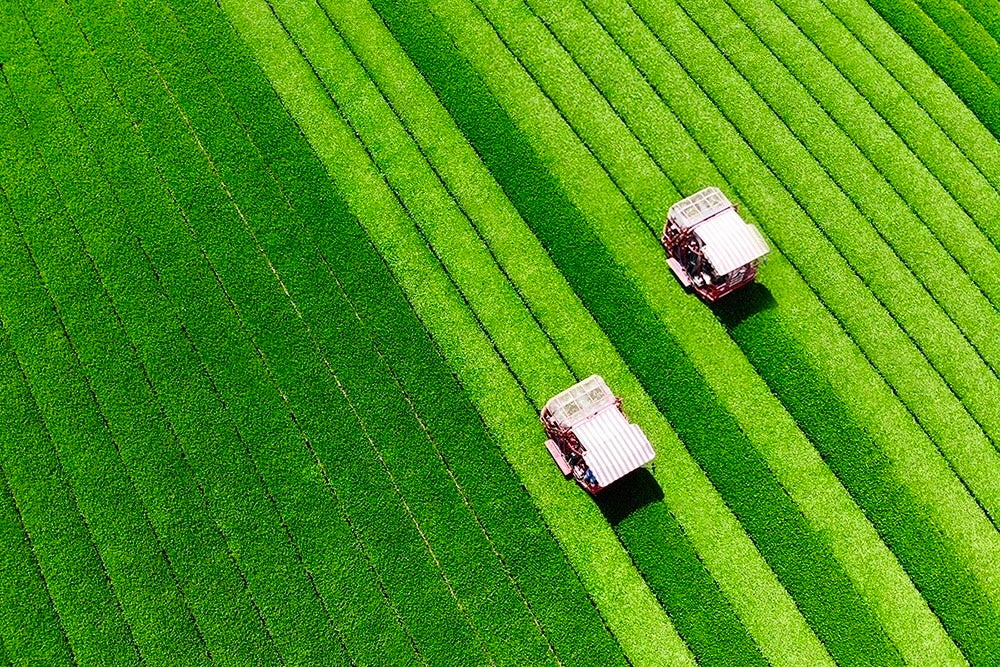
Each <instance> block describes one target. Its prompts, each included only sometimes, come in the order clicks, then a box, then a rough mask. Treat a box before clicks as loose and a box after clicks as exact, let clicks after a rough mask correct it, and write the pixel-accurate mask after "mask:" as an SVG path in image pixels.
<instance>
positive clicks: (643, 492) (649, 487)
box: [596, 468, 663, 526]
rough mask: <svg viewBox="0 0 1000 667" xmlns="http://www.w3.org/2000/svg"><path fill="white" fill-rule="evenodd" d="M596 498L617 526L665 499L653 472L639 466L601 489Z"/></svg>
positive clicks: (609, 519)
mask: <svg viewBox="0 0 1000 667" xmlns="http://www.w3.org/2000/svg"><path fill="white" fill-rule="evenodd" d="M596 500H597V506H598V507H599V508H600V510H601V513H602V514H603V515H604V518H606V519H607V520H608V523H609V524H611V525H612V526H617V525H618V524H619V523H621V522H622V521H624V520H625V519H627V518H628V517H629V516H630V515H631V514H632V513H633V512H635V511H637V510H640V509H642V508H643V507H646V506H647V505H651V504H653V503H656V502H659V501H661V500H663V489H661V488H660V485H659V483H658V482H657V481H656V478H655V477H653V475H652V473H650V472H649V471H648V470H646V469H645V468H639V469H638V470H636V471H635V472H633V473H631V474H629V475H626V476H625V477H624V478H622V479H620V480H618V481H617V482H615V483H614V484H612V485H611V486H609V487H608V488H606V489H604V490H603V491H601V492H600V493H599V494H598V495H597V497H596Z"/></svg>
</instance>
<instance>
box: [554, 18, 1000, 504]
mask: <svg viewBox="0 0 1000 667" xmlns="http://www.w3.org/2000/svg"><path fill="white" fill-rule="evenodd" d="M539 4H541V3H539ZM594 4H595V5H596V4H597V3H594ZM576 7H577V6H576V5H572V6H563V7H562V8H561V11H560V12H559V13H556V12H555V11H554V10H553V11H551V12H547V16H548V18H549V20H550V21H551V26H552V28H553V29H554V30H555V31H556V32H557V34H558V35H559V36H560V38H561V39H563V40H564V41H565V43H566V44H567V45H568V46H570V47H571V48H572V50H573V52H574V54H575V58H576V60H577V61H578V62H579V63H580V64H581V66H582V67H583V68H584V69H585V71H586V72H587V75H588V76H589V77H592V81H593V83H595V84H596V85H598V86H599V87H600V90H601V93H602V94H603V95H604V96H605V98H606V100H607V101H608V103H610V104H612V105H613V107H614V110H615V111H617V112H618V113H620V114H621V116H622V118H623V119H624V120H625V122H627V123H628V126H629V129H630V130H631V131H632V132H633V133H634V136H632V135H629V134H628V133H627V132H626V131H623V130H621V128H619V131H617V132H615V136H613V137H612V136H610V134H609V133H611V132H612V131H613V129H614V128H615V126H616V125H620V121H618V119H617V118H616V117H614V116H613V115H611V113H610V112H609V110H607V109H606V106H605V105H604V100H602V99H601V98H600V97H598V98H597V100H596V102H595V101H593V98H594V97H596V95H595V94H594V93H593V92H591V93H590V94H589V95H587V94H586V93H585V88H584V90H583V91H581V90H580V85H579V84H578V85H577V86H576V87H575V89H574V88H571V87H569V86H556V85H550V88H549V90H550V92H551V94H553V95H554V96H555V99H556V100H557V101H558V102H559V103H560V104H561V106H562V108H564V109H566V110H567V114H568V115H571V116H572V117H573V118H574V122H576V124H577V127H579V128H580V129H581V132H582V133H583V136H584V137H586V138H587V139H588V141H590V142H591V145H592V146H593V147H594V149H596V150H599V151H601V153H600V154H601V155H604V156H612V158H613V159H609V164H610V165H611V166H612V167H614V168H615V172H614V173H615V176H616V178H618V179H620V181H619V182H620V183H622V184H623V185H625V186H627V189H626V192H627V193H628V194H629V196H630V197H631V198H632V201H633V203H635V204H636V205H637V206H638V207H640V209H641V210H643V211H645V212H646V213H645V215H646V218H647V224H649V225H650V226H651V227H658V217H659V215H662V214H663V212H664V210H665V204H664V201H665V200H666V199H668V198H666V197H664V196H663V194H661V193H663V192H666V191H667V190H668V189H670V188H671V184H670V182H669V181H667V180H666V179H665V178H664V176H663V174H661V173H659V171H658V168H659V169H662V170H666V171H668V172H669V173H670V178H671V179H673V181H674V182H678V183H686V184H688V185H687V186H686V187H687V188H688V189H687V190H686V191H688V192H690V191H694V190H696V189H698V188H700V187H703V186H704V185H705V184H707V183H718V182H719V181H720V177H719V176H718V174H717V172H716V170H715V168H714V167H712V166H711V165H710V164H706V162H707V161H706V160H705V158H704V157H701V158H700V159H699V155H700V151H701V150H702V149H701V148H699V147H698V146H697V145H695V144H693V143H692V141H691V139H690V138H689V137H688V136H687V134H686V132H687V130H686V129H685V128H684V127H682V126H679V123H678V120H677V118H676V117H674V116H673V115H672V114H671V113H670V112H669V111H668V110H666V109H665V108H664V106H663V104H662V102H661V101H660V99H659V98H658V97H657V95H656V93H655V92H653V90H652V89H651V88H650V83H649V82H647V80H646V79H644V78H643V76H642V75H640V74H639V72H637V71H636V69H635V67H634V66H633V64H632V62H630V60H629V58H628V57H627V56H625V55H624V54H623V53H622V52H621V50H620V49H619V48H618V47H617V46H616V45H615V44H614V43H613V42H611V40H610V39H609V37H608V36H607V34H606V33H604V32H603V30H601V29H600V28H599V27H597V26H594V25H593V24H594V21H593V19H592V18H591V17H589V16H587V14H586V12H581V10H579V9H577V8H576ZM595 9H598V11H599V13H600V14H601V15H602V17H603V20H604V21H605V22H606V23H607V24H609V25H616V24H618V23H628V22H630V23H631V24H633V25H630V26H629V27H628V28H627V29H623V30H622V31H621V33H620V35H621V36H620V37H619V38H620V39H621V40H622V42H623V44H626V45H627V46H628V47H629V48H630V49H633V50H634V51H635V52H636V53H637V54H638V63H639V64H638V66H640V67H643V68H644V69H645V71H646V72H647V74H648V76H650V77H651V81H652V83H653V84H654V85H655V86H656V87H657V90H658V91H661V94H663V99H664V100H665V101H667V102H668V103H669V104H670V105H671V106H672V107H673V108H674V110H675V113H676V112H678V111H677V110H678V109H680V112H681V113H683V115H685V116H686V118H685V123H687V124H688V125H689V126H690V125H694V126H695V127H696V128H697V127H699V126H705V127H706V129H705V132H706V133H707V134H708V135H710V136H713V137H715V139H709V140H706V141H704V143H703V145H704V146H705V147H706V148H705V149H704V150H707V151H709V152H711V153H713V154H714V155H715V156H716V157H715V158H714V159H716V160H717V162H718V163H719V164H720V165H722V169H723V171H725V172H726V173H727V177H728V178H729V179H730V180H731V181H732V182H734V183H735V182H736V181H733V179H734V178H735V177H734V175H733V174H734V171H733V169H730V168H729V167H734V168H735V167H737V165H739V164H740V163H741V162H744V160H743V159H742V158H741V159H739V160H737V159H736V157H735V156H736V155H745V154H747V153H749V156H748V157H749V158H750V161H751V162H757V160H756V156H755V155H754V154H753V153H752V152H750V150H749V148H748V147H747V146H746V145H745V143H744V142H743V140H742V139H740V138H736V139H735V145H732V144H733V143H734V141H733V140H732V135H731V132H732V130H731V128H729V129H728V132H729V133H730V134H728V135H727V136H726V139H727V147H723V146H722V145H721V144H720V138H719V133H720V131H722V132H727V126H728V123H727V122H726V121H725V120H724V119H722V120H721V121H717V120H716V118H718V117H719V114H718V112H717V111H714V107H713V106H710V105H711V101H709V100H707V99H705V98H704V96H703V94H702V93H701V91H700V90H699V89H698V88H696V87H695V86H694V85H693V83H692V82H691V81H690V79H689V78H688V77H687V76H686V75H685V74H684V72H683V70H680V69H679V68H678V67H676V66H674V67H667V63H668V62H669V60H668V58H669V55H664V51H663V50H662V47H660V45H659V44H658V43H657V42H656V39H655V37H652V36H651V35H650V34H649V32H648V30H645V29H644V28H643V27H642V26H641V24H639V21H638V19H637V18H636V17H635V16H634V14H631V13H630V11H629V10H624V12H623V11H619V10H618V8H616V7H608V6H603V7H600V8H598V7H595ZM625 12H628V13H625ZM581 13H582V14H583V16H582V17H581ZM634 24H639V25H638V27H634ZM643 32H645V34H643ZM557 56H558V52H556V53H555V54H553V55H551V56H549V60H553V61H554V60H556V59H557ZM571 67H572V65H570V64H564V65H562V66H560V67H559V71H560V72H566V71H568V70H569V69H570V68H571ZM548 80H549V81H550V84H551V78H549V79H548ZM588 98H589V99H588ZM584 109H585V111H583V110H584ZM591 119H596V122H592V121H591ZM602 134H609V136H608V137H607V139H606V140H605V139H604V138H602V136H601V135H602ZM636 139H638V140H639V142H640V143H641V148H640V147H635V146H634V145H635V140H636ZM622 146H632V147H633V148H631V149H630V150H628V151H623V150H622V148H621V147H622ZM642 150H645V151H647V152H648V153H649V154H650V155H651V156H652V158H653V159H654V160H655V164H654V163H653V162H652V161H651V160H649V159H648V158H647V159H645V160H643V159H641V157H642V154H641V152H640V151H642ZM623 152H624V153H625V154H626V155H629V156H633V157H632V158H631V160H630V161H629V162H627V163H625V164H622V163H621V160H619V156H620V155H622V154H623ZM637 152H638V153H639V159H636V158H635V157H634V155H635V153H637ZM678 154H683V155H685V156H687V157H686V158H685V160H681V161H679V160H677V159H676V157H675V156H676V155H678ZM752 170H753V171H755V172H756V173H755V174H753V175H747V176H746V178H740V179H739V180H741V181H743V182H749V183H750V184H751V185H750V187H752V188H753V189H754V190H761V189H763V190H767V191H768V192H767V194H765V195H764V199H765V200H766V201H767V203H764V204H762V205H761V207H760V208H759V209H758V211H757V212H758V216H757V217H758V219H759V220H760V221H762V224H763V225H764V226H765V227H766V228H767V229H768V230H769V231H770V233H771V235H772V237H773V238H775V239H776V240H779V241H780V242H781V243H780V245H781V247H782V248H784V249H785V250H786V251H787V252H789V253H792V256H793V257H801V256H802V255H803V253H805V256H807V257H810V261H811V262H813V263H815V261H816V258H817V257H818V256H820V255H817V250H816V249H815V247H816V243H815V241H814V239H816V237H817V236H819V235H818V234H817V232H816V230H815V229H813V225H812V223H811V222H810V221H809V220H808V218H806V217H805V216H804V215H803V214H802V211H801V209H799V208H798V205H797V204H796V202H794V201H792V200H790V199H789V198H788V196H787V193H785V192H783V191H782V189H781V186H780V185H778V184H776V183H774V181H775V179H774V176H773V174H772V173H771V172H769V171H768V170H767V169H766V167H764V166H763V165H758V166H757V167H756V168H753V169H752ZM737 173H738V172H737ZM634 174H642V177H640V178H638V179H635V178H633V175H634ZM646 182H649V183H653V184H655V185H654V186H653V187H650V186H649V185H647V184H646ZM772 184H773V186H772ZM738 189H740V190H743V191H744V193H742V197H743V199H744V201H752V199H750V197H749V195H748V194H746V193H745V190H746V186H743V185H742V184H741V185H739V186H738ZM775 190H777V192H775ZM649 192H654V193H657V194H656V197H655V198H650V197H648V196H647V193H649ZM776 200H781V201H782V203H781V204H780V205H776V204H775V203H774V202H775V201H776ZM798 230H801V231H798ZM810 241H813V242H812V243H810ZM818 241H819V244H820V245H822V246H826V247H827V248H829V245H828V244H827V243H826V242H825V240H823V239H822V237H820V238H819V239H818ZM810 246H812V247H810ZM830 252H835V251H832V249H831V250H828V251H824V253H823V257H824V260H825V257H827V256H829V255H830ZM833 257H836V255H835V254H834V255H833ZM831 259H832V258H831ZM799 261H801V260H799ZM834 262H835V260H834ZM843 268H844V270H846V271H847V276H846V277H847V279H848V281H850V280H851V279H853V281H854V282H855V284H859V283H860V281H858V279H857V277H856V276H854V275H853V274H852V273H850V269H849V268H848V267H843ZM827 275H829V274H827ZM844 282H845V279H844V278H837V279H835V280H834V279H831V278H828V277H824V278H822V279H820V280H815V281H814V284H815V285H816V286H817V289H818V290H819V291H820V292H821V293H826V292H829V291H830V290H837V289H842V283H844ZM846 293H847V294H848V296H850V298H851V299H852V300H855V301H856V300H857V294H858V293H857V292H856V291H855V289H853V288H851V289H848V290H846ZM852 293H853V294H852ZM871 301H872V302H873V303H874V300H871ZM875 307H876V308H877V307H878V306H877V304H876V305H875ZM857 308H858V306H849V307H848V308H847V315H848V320H850V319H851V317H850V315H851V312H850V311H851V310H857ZM838 316H839V317H841V318H842V319H843V318H844V317H845V311H844V309H840V312H839V313H838ZM855 319H857V320H861V321H862V323H861V324H860V326H859V323H858V322H855V323H853V325H852V326H851V327H850V330H851V332H852V335H855V336H857V335H858V330H859V329H860V330H861V331H862V332H864V330H865V329H870V328H871V326H872V325H873V324H875V323H876V322H877V323H878V324H879V325H880V326H885V325H888V326H889V327H891V328H892V329H895V330H896V331H897V333H898V335H897V336H895V337H894V338H893V339H892V340H891V341H890V340H886V338H885V337H884V336H875V337H873V338H870V339H866V337H865V336H864V335H862V336H861V337H860V343H861V344H862V346H863V347H865V349H866V353H868V354H870V355H872V358H873V359H874V361H875V363H876V364H877V366H878V367H879V369H880V371H881V372H883V373H885V374H886V375H887V378H888V379H889V380H890V382H892V383H893V384H894V386H896V387H897V391H899V392H900V394H901V396H902V397H903V398H904V400H906V402H907V405H908V407H909V408H910V409H911V410H914V412H915V413H916V415H917V417H918V418H919V419H921V420H922V423H924V424H925V427H926V428H928V430H929V432H930V433H932V434H933V437H934V439H935V440H936V441H937V442H938V443H939V446H940V447H941V448H942V449H943V450H944V452H945V453H946V455H947V456H948V460H949V462H950V464H951V465H954V466H955V468H956V469H957V470H958V471H959V472H960V473H961V475H962V477H963V479H965V480H967V481H968V483H969V484H970V485H971V486H972V487H973V488H974V489H975V490H976V492H977V494H978V495H979V497H981V498H984V499H987V501H988V504H989V506H991V507H993V506H995V505H996V504H997V503H996V502H995V501H994V500H993V499H996V498H998V494H1000V485H998V482H1000V480H998V479H997V477H996V476H995V475H992V474H991V473H990V470H991V469H992V467H993V466H992V465H990V464H989V461H990V459H991V458H994V457H995V450H994V449H993V447H992V444H991V443H990V441H989V440H988V439H987V438H986V436H985V435H984V433H983V432H982V429H981V428H980V427H979V425H978V424H977V423H976V422H975V421H974V420H973V419H972V418H971V417H970V416H969V414H968V412H967V411H966V409H965V408H964V407H963V406H962V404H961V403H960V402H959V401H958V400H957V399H956V397H955V396H954V395H953V393H952V392H951V391H950V390H949V389H948V387H947V386H946V385H945V384H944V382H943V381H942V380H941V378H940V377H939V376H938V375H937V374H936V373H934V371H933V369H931V368H930V367H929V366H928V364H927V362H926V360H925V359H923V357H922V356H921V355H920V353H919V351H918V350H916V349H915V348H913V346H912V345H911V344H910V340H909V338H907V337H906V336H905V335H904V334H903V333H902V332H901V331H898V326H897V325H896V324H895V323H894V322H892V320H890V319H889V318H888V317H887V316H886V314H885V313H884V312H883V313H882V314H881V315H880V316H879V317H875V318H873V317H871V316H870V315H868V314H867V313H866V314H865V315H864V316H861V315H860V314H858V316H857V317H856V318H855ZM890 343H891V344H890ZM900 346H902V348H901V347H900ZM821 347H822V345H821ZM901 350H902V352H901ZM922 456H923V455H922ZM935 458H936V457H935ZM948 474H949V475H950V473H948ZM918 484H920V485H921V486H926V484H925V483H924V482H918ZM962 495H964V493H963V494H962Z"/></svg>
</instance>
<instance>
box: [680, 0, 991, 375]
mask: <svg viewBox="0 0 1000 667" xmlns="http://www.w3.org/2000/svg"><path fill="white" fill-rule="evenodd" d="M728 3H729V4H728V5H727V4H726V2H723V1H722V0H685V2H684V4H685V6H686V7H687V8H688V10H689V11H690V12H691V14H692V16H693V18H694V19H695V20H696V21H698V22H699V23H700V24H701V26H702V27H703V29H705V31H706V32H707V33H708V36H709V37H710V38H711V39H713V40H714V42H715V44H716V45H717V46H718V48H720V49H722V50H723V51H724V52H725V53H726V55H727V56H728V57H729V58H730V60H731V62H733V64H734V65H735V66H736V67H737V68H738V69H739V71H740V72H741V73H742V74H743V75H744V76H745V77H746V78H747V79H748V80H749V81H750V83H751V84H752V85H753V86H754V88H755V89H756V90H757V91H758V93H759V94H760V95H761V96H762V97H763V98H764V99H765V100H767V102H768V103H769V104H770V105H771V106H772V108H773V109H775V110H776V111H777V112H778V113H779V115H780V116H781V117H782V118H783V119H785V120H786V121H787V122H788V123H789V125H790V126H791V128H792V130H793V132H795V133H796V135H797V136H798V137H799V139H800V140H802V141H803V142H804V144H805V146H806V148H807V149H809V151H810V153H812V155H813V156H814V157H816V158H817V159H819V160H820V161H821V162H822V163H823V164H824V165H825V167H826V168H827V169H828V171H829V172H830V173H831V174H833V175H834V177H835V178H836V180H837V181H838V182H839V183H841V184H842V186H843V187H844V188H845V190H847V192H848V194H850V195H851V196H852V198H853V200H854V201H855V202H856V203H858V204H859V205H860V206H861V207H862V210H863V211H865V212H866V213H867V215H868V216H869V218H870V219H872V220H874V221H875V222H876V225H877V226H878V228H879V229H881V230H882V231H883V232H884V233H885V235H886V237H887V238H888V240H889V241H890V243H891V244H892V246H893V247H894V249H895V250H896V251H897V252H898V253H899V254H900V255H901V257H902V259H903V261H904V262H905V263H906V265H907V266H908V267H909V268H910V269H911V271H913V272H914V273H915V274H916V275H917V276H919V277H921V278H922V279H923V280H925V281H926V284H927V286H928V288H929V289H930V290H931V291H932V292H933V293H934V294H935V295H936V297H937V300H938V301H939V303H941V304H942V306H943V307H945V308H946V309H948V310H949V312H951V313H952V314H953V316H954V317H955V319H956V322H957V323H958V325H959V326H960V327H961V329H962V331H963V333H965V335H966V336H968V337H969V338H970V339H971V340H972V341H973V342H974V344H975V345H976V347H977V349H979V350H980V351H981V353H982V354H983V356H984V357H986V359H987V360H988V361H990V363H991V365H992V366H993V367H994V368H995V367H997V366H998V365H1000V364H997V359H998V349H997V346H996V342H995V336H992V335H991V334H990V333H985V331H984V329H988V330H990V331H994V330H996V329H997V328H1000V315H998V314H997V311H996V309H995V308H994V307H993V304H995V303H1000V254H998V253H997V252H996V247H995V246H994V245H993V244H992V243H991V242H990V240H989V239H988V238H986V237H985V236H984V235H983V233H982V232H981V231H980V230H979V229H978V228H977V227H976V224H975V223H974V222H973V220H972V219H971V218H970V216H969V214H968V213H966V210H965V209H964V208H963V206H962V205H960V204H959V202H958V201H956V199H954V198H953V197H952V196H951V194H950V193H949V192H948V191H947V190H946V189H945V188H944V186H943V184H942V181H939V180H938V178H936V177H935V175H934V174H932V173H931V171H930V170H929V169H928V168H927V167H926V166H925V165H924V164H923V162H922V161H921V157H918V154H917V153H916V152H913V151H911V150H910V148H909V147H908V146H907V145H906V144H905V143H904V142H903V140H902V139H901V138H900V136H899V135H898V134H897V133H896V132H895V131H894V130H893V128H892V127H890V125H889V124H888V123H887V122H885V120H883V118H882V117H881V116H880V115H879V114H878V113H877V112H876V111H875V110H874V109H873V108H872V106H871V104H870V103H869V102H868V101H867V100H866V99H865V98H863V97H862V96H861V95H860V94H859V93H858V91H857V90H856V89H855V88H854V87H853V85H852V83H851V82H850V81H848V80H846V79H844V78H843V77H842V76H841V75H840V73H839V72H838V71H837V69H836V68H835V67H834V66H833V65H832V64H831V63H830V62H829V61H827V60H826V58H824V57H823V55H822V54H821V53H819V51H818V50H817V49H816V48H815V47H814V46H813V45H812V44H810V43H809V41H808V39H806V38H805V36H804V35H803V34H802V32H801V31H800V30H799V29H798V28H797V27H796V26H795V25H793V24H792V23H791V22H790V21H789V20H788V19H787V17H785V16H784V14H783V13H782V12H781V10H779V9H778V8H777V7H775V6H774V5H773V4H771V3H752V2H746V1H745V0H728ZM730 5H731V6H732V7H733V9H735V11H736V12H737V13H738V14H739V16H737V15H736V14H734V13H733V11H732V10H730V8H729V6H730ZM744 21H745V22H746V25H744ZM779 59H780V60H779ZM751 62H752V63H753V65H752V66H751V64H750V63H751ZM786 68H787V69H786ZM789 70H790V72H789ZM793 77H794V78H793ZM806 91H808V92H806ZM817 104H818V105H819V106H817ZM820 107H821V108H820ZM824 112H825V113H824ZM827 114H829V117H828V116H827ZM831 118H832V121H831ZM932 130H937V127H936V126H935V125H934V124H933V122H932V121H930V119H927V118H926V117H925V119H924V122H923V123H922V124H921V127H920V130H919V135H920V136H923V135H929V134H931V131H932ZM848 137H849V138H848ZM918 141H919V140H918ZM855 146H856V148H855ZM858 150H860V151H861V153H863V154H864V157H863V158H862V156H861V155H860V154H859V153H858ZM929 152H931V151H924V153H929ZM825 156H826V157H825ZM868 160H870V161H871V166H870V165H868V164H867V161H868ZM960 165H961V162H959V163H958V165H956V166H960ZM872 167H874V169H873V168H872ZM946 171H947V173H948V174H949V175H951V174H952V172H954V177H953V178H949V179H948V180H950V181H957V180H962V179H970V180H971V182H972V183H973V184H976V185H978V189H980V190H986V191H987V194H989V193H992V194H993V195H994V196H995V197H997V198H998V199H1000V195H997V193H996V190H994V189H993V188H992V187H991V186H990V185H989V184H987V183H985V181H984V180H983V179H982V177H981V175H979V174H978V173H977V172H975V171H974V170H971V172H972V173H968V172H966V171H963V170H961V169H954V170H953V169H951V168H949V169H947V170H946ZM946 182H947V181H946ZM876 205H877V206H876ZM911 208H912V210H911ZM997 216H998V213H997V212H996V211H992V212H990V213H989V214H988V217H989V220H988V221H987V223H989V222H993V221H995V220H996V219H997ZM956 262H957V264H956ZM960 267H961V268H960ZM963 270H964V271H965V272H967V275H965V274H963V273H962V271H963ZM970 279H971V281H972V282H970ZM973 283H974V284H973ZM979 290H982V292H983V294H979ZM953 295H954V296H953ZM983 295H985V297H986V298H983ZM960 297H961V298H960ZM987 299H989V300H987Z"/></svg>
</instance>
